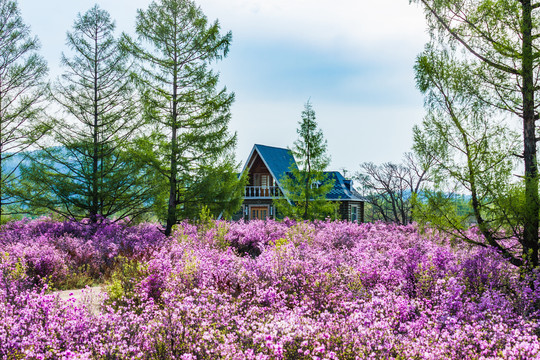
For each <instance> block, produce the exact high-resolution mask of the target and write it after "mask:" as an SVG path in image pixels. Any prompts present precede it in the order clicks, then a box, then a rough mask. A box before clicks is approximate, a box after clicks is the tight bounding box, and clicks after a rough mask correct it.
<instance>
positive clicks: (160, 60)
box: [125, 0, 243, 235]
mask: <svg viewBox="0 0 540 360" xmlns="http://www.w3.org/2000/svg"><path fill="white" fill-rule="evenodd" d="M136 31H137V34H138V42H137V41H135V40H133V39H130V38H129V37H128V36H125V46H126V48H127V49H129V50H130V51H131V52H132V53H133V54H134V55H135V56H136V57H137V58H138V59H139V60H140V61H141V64H142V66H141V69H140V78H141V80H142V81H143V83H144V88H145V92H144V94H143V96H142V100H143V105H144V109H145V110H144V113H145V115H146V117H147V118H148V119H149V120H150V121H151V122H152V123H153V125H154V132H153V133H152V134H151V135H149V136H147V138H146V140H147V146H146V147H145V148H146V149H147V150H148V151H147V155H148V157H147V159H148V161H149V163H150V164H152V166H153V167H154V168H155V170H156V173H158V174H160V175H161V177H162V182H161V189H162V195H163V196H164V197H166V200H165V199H163V198H162V199H161V203H160V202H158V205H159V204H161V206H163V208H166V213H164V212H163V211H162V212H161V217H163V218H165V219H166V229H165V234H167V235H169V234H170V233H171V230H172V226H173V225H174V224H176V223H177V222H178V221H179V220H180V219H181V218H184V217H193V216H194V214H198V213H199V210H200V208H202V206H208V208H209V209H211V210H212V211H213V213H214V215H217V214H219V213H220V212H226V213H227V214H230V213H232V212H234V210H235V209H237V208H238V207H239V206H240V205H241V194H242V191H243V183H242V182H241V181H239V179H238V178H237V176H236V175H235V174H234V170H235V168H236V165H235V164H234V156H233V149H234V146H235V144H236V135H231V134H230V133H229V132H228V123H229V120H230V116H231V115H230V107H231V105H232V103H233V101H234V94H232V93H227V89H226V88H224V89H222V90H218V89H217V88H218V80H219V74H217V73H215V72H213V71H212V70H211V69H210V68H209V65H210V64H211V63H212V62H214V61H217V60H221V59H222V58H224V57H225V56H226V55H227V53H228V50H229V45H230V43H231V39H232V35H231V33H230V32H228V33H226V34H225V35H221V34H220V26H219V23H218V22H217V21H215V22H214V23H209V22H208V20H207V18H206V16H205V15H204V14H203V12H202V11H201V9H200V8H199V7H197V6H196V5H195V3H194V2H193V1H190V0H161V1H158V2H152V3H151V4H150V5H149V7H148V9H146V10H144V11H143V10H139V12H138V15H137V22H136ZM209 176H211V178H212V179H220V181H215V182H213V183H209V181H208V179H210V178H209ZM203 184H204V186H202V185H203ZM223 189H228V191H223Z"/></svg>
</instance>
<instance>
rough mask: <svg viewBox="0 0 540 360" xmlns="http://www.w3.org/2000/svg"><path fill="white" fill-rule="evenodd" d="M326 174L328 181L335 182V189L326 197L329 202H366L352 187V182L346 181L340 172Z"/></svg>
mask: <svg viewBox="0 0 540 360" xmlns="http://www.w3.org/2000/svg"><path fill="white" fill-rule="evenodd" d="M324 174H325V175H326V176H327V177H328V180H330V181H331V180H334V187H333V188H332V190H330V192H329V193H328V194H327V195H326V198H327V199H328V200H352V201H364V198H363V197H362V196H361V195H360V194H359V193H358V191H356V190H355V189H354V187H353V186H352V181H351V180H347V179H345V178H344V177H343V175H341V173H340V172H338V171H329V172H325V173H324Z"/></svg>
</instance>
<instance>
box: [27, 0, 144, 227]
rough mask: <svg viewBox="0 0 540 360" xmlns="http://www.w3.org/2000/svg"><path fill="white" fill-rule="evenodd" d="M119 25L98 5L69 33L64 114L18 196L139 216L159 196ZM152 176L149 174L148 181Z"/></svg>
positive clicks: (60, 92)
mask: <svg viewBox="0 0 540 360" xmlns="http://www.w3.org/2000/svg"><path fill="white" fill-rule="evenodd" d="M114 29H115V25H114V22H113V21H112V20H111V18H110V15H109V14H108V13H107V12H106V11H105V10H102V9H100V8H99V7H98V6H97V5H96V6H94V7H93V8H91V9H90V10H88V11H87V12H86V13H85V14H83V15H80V14H79V15H78V17H77V19H76V20H75V23H74V25H73V31H72V32H68V34H67V45H68V47H69V49H70V50H71V53H70V54H69V56H68V55H63V56H62V65H63V67H64V68H65V72H64V73H63V75H62V77H61V78H60V79H59V80H58V81H57V82H56V84H55V86H54V88H53V93H52V94H53V96H54V99H55V101H56V102H57V104H58V105H59V106H60V108H61V109H62V115H63V116H62V117H60V118H54V119H52V120H51V123H50V125H51V127H52V128H53V129H54V131H53V133H52V138H51V139H50V140H51V141H52V143H53V144H55V145H57V146H52V147H51V146H50V144H43V147H42V148H41V150H40V151H35V152H33V153H32V154H31V158H32V160H33V162H32V164H30V165H29V166H25V167H23V169H22V170H23V172H22V173H23V179H22V189H21V190H20V191H19V193H18V195H19V197H20V198H22V199H24V200H25V204H26V205H27V206H29V207H30V208H31V209H33V210H34V211H35V212H39V211H40V210H45V209H46V210H48V211H55V212H58V213H60V214H61V215H63V216H66V217H70V218H79V219H80V218H83V217H90V218H91V219H92V220H94V221H96V220H97V216H98V215H99V216H103V217H110V216H116V217H120V218H123V217H127V216H130V217H135V216H138V215H140V214H142V213H144V212H145V211H146V209H147V207H148V206H149V203H150V201H151V199H152V197H153V195H154V193H153V189H152V187H151V185H150V184H148V183H147V181H148V180H149V179H151V176H147V175H148V174H149V172H148V171H147V169H146V167H145V165H144V164H143V163H141V162H140V161H138V158H137V157H135V156H133V154H134V152H135V151H134V146H133V145H132V143H131V141H132V140H133V138H134V136H135V135H136V134H137V131H138V129H139V128H140V126H141V122H140V117H139V116H138V115H137V111H136V106H135V98H136V97H135V88H134V85H133V82H132V76H131V70H130V67H131V64H130V60H129V57H128V55H127V54H126V53H124V52H122V51H121V50H120V47H119V42H118V40H117V39H116V38H115V37H114ZM145 178H146V179H145Z"/></svg>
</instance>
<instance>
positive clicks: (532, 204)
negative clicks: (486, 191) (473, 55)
mask: <svg viewBox="0 0 540 360" xmlns="http://www.w3.org/2000/svg"><path fill="white" fill-rule="evenodd" d="M521 3H522V16H523V25H522V26H523V29H522V32H523V43H522V46H523V49H522V56H523V59H522V76H523V87H522V95H523V143H524V151H523V156H524V161H525V218H524V234H523V243H524V244H523V259H524V260H525V261H527V263H528V264H527V266H528V267H529V268H535V267H537V266H538V216H539V208H540V206H539V198H538V165H537V163H536V135H535V115H534V78H533V54H532V40H533V38H532V28H533V26H532V5H531V0H523V1H522V2H521Z"/></svg>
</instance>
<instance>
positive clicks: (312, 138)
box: [274, 101, 336, 220]
mask: <svg viewBox="0 0 540 360" xmlns="http://www.w3.org/2000/svg"><path fill="white" fill-rule="evenodd" d="M315 119H316V118H315V111H314V110H313V106H312V105H311V103H310V102H309V101H308V102H307V103H306V104H305V107H304V110H303V111H302V119H301V121H299V123H298V124H299V126H300V127H299V128H298V129H297V133H298V139H297V140H296V141H295V142H294V147H293V149H292V153H293V156H294V158H295V160H296V162H297V164H298V166H296V165H294V166H292V167H291V169H290V173H289V176H288V177H286V178H285V179H282V187H283V191H284V192H285V196H286V197H287V198H288V200H286V199H276V200H274V204H275V205H276V207H277V210H278V211H279V212H280V213H281V214H282V215H284V216H288V217H292V218H297V219H300V218H301V219H304V220H308V219H311V220H313V219H324V218H326V217H334V216H335V213H336V205H335V204H333V203H332V202H331V201H329V200H327V199H326V195H327V194H328V193H329V192H330V190H332V187H333V186H334V184H333V181H330V179H328V177H327V176H326V175H325V174H324V170H325V169H326V167H327V166H328V164H329V163H330V157H329V156H328V155H327V154H326V148H327V144H326V140H325V139H324V136H323V133H322V131H321V130H320V129H317V122H316V121H315Z"/></svg>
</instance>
